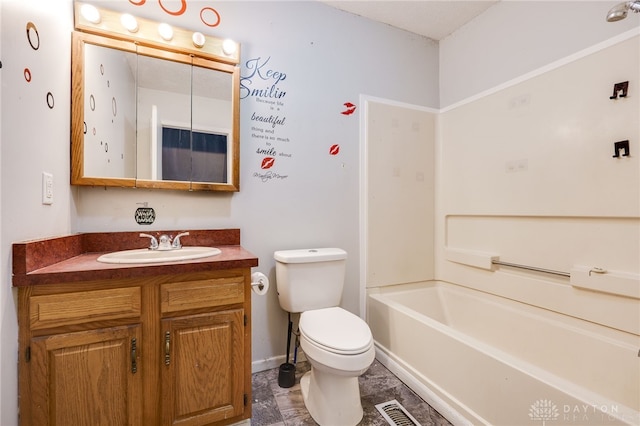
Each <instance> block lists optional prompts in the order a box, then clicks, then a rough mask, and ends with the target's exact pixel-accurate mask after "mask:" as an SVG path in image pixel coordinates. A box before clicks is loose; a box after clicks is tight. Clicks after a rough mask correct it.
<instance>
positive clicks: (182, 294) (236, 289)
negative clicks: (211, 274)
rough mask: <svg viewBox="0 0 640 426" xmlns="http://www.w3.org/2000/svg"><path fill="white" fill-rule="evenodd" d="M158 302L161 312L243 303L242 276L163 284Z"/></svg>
mask: <svg viewBox="0 0 640 426" xmlns="http://www.w3.org/2000/svg"><path fill="white" fill-rule="evenodd" d="M160 302H161V310H162V312H163V313H166V312H176V311H184V310H188V309H198V308H210V307H215V306H223V305H231V304H234V303H243V302H244V277H242V276H237V277H229V278H215V279H207V280H198V281H185V282H174V283H169V284H163V285H162V286H161V288H160Z"/></svg>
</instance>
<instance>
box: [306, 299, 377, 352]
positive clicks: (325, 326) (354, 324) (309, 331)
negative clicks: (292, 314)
mask: <svg viewBox="0 0 640 426" xmlns="http://www.w3.org/2000/svg"><path fill="white" fill-rule="evenodd" d="M299 328H300V333H301V334H303V335H304V336H305V337H306V338H307V339H308V340H309V341H311V342H312V343H315V344H317V345H318V346H322V347H325V348H326V349H328V350H330V351H332V352H337V353H341V354H359V353H362V352H365V351H366V350H368V349H369V348H370V347H371V345H372V342H373V338H372V336H371V330H370V329H369V326H368V325H367V323H366V322H364V321H363V320H362V319H361V318H360V317H358V316H356V315H354V314H352V313H351V312H349V311H346V310H344V309H342V308H338V307H333V308H324V309H315V310H312V311H305V312H303V313H302V314H301V315H300V324H299Z"/></svg>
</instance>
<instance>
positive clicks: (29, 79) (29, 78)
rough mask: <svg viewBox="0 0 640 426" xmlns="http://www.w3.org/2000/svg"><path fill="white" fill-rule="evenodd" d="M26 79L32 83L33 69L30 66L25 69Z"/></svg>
mask: <svg viewBox="0 0 640 426" xmlns="http://www.w3.org/2000/svg"><path fill="white" fill-rule="evenodd" d="M24 79H25V80H27V83H31V71H30V70H29V68H25V69H24Z"/></svg>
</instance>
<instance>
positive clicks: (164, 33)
mask: <svg viewBox="0 0 640 426" xmlns="http://www.w3.org/2000/svg"><path fill="white" fill-rule="evenodd" d="M158 34H160V37H162V38H163V39H164V40H166V41H169V40H171V39H172V38H173V28H171V25H169V24H165V23H162V24H160V25H158Z"/></svg>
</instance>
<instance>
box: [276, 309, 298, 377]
mask: <svg viewBox="0 0 640 426" xmlns="http://www.w3.org/2000/svg"><path fill="white" fill-rule="evenodd" d="M288 317H289V326H288V329H287V360H286V362H285V363H284V364H281V365H280V371H279V372H278V385H280V387H281V388H290V387H291V386H293V385H294V384H295V383H296V366H295V365H294V364H291V363H290V362H289V348H291V332H292V331H293V322H292V321H291V312H289V313H288Z"/></svg>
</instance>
